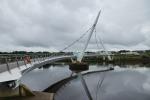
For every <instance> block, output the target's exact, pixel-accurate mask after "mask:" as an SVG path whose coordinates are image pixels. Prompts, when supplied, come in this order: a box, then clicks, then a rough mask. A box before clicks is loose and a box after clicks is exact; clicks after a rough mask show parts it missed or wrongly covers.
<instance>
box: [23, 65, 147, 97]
mask: <svg viewBox="0 0 150 100" xmlns="http://www.w3.org/2000/svg"><path fill="white" fill-rule="evenodd" d="M109 66H112V65H109ZM107 67H108V65H107V66H104V65H98V64H95V65H90V69H89V71H96V70H102V69H106V68H107ZM114 68H115V70H113V71H109V72H96V73H93V74H87V75H84V79H85V81H86V83H87V85H88V88H89V90H90V93H91V94H92V97H93V100H150V69H149V68H147V67H144V66H139V65H124V66H114ZM70 75H71V71H70V70H69V67H68V65H57V66H50V67H49V68H41V69H35V70H33V71H32V72H30V73H28V74H27V75H25V76H24V77H23V78H22V80H21V82H22V83H23V84H25V85H26V86H28V87H29V88H30V89H32V90H34V91H43V90H44V89H46V88H48V87H49V86H51V85H52V84H54V83H56V82H58V81H60V80H62V79H64V78H67V77H69V76H70ZM103 79H104V80H103ZM102 80H103V83H102V84H101V86H100V83H101V81H102ZM55 100H88V98H87V96H86V94H85V91H84V89H83V87H82V84H81V82H80V80H79V79H78V78H75V79H73V80H72V81H70V82H68V83H67V84H66V85H65V86H63V87H62V88H60V89H59V90H58V91H57V93H56V94H55Z"/></svg>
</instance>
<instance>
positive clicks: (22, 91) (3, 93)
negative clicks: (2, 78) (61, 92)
mask: <svg viewBox="0 0 150 100" xmlns="http://www.w3.org/2000/svg"><path fill="white" fill-rule="evenodd" d="M15 96H16V97H17V96H18V97H21V96H34V93H33V92H32V91H31V90H30V89H28V88H27V87H26V86H25V85H23V84H20V85H19V86H18V87H16V88H14V89H13V88H10V87H9V86H8V84H7V83H3V84H1V85H0V97H15Z"/></svg>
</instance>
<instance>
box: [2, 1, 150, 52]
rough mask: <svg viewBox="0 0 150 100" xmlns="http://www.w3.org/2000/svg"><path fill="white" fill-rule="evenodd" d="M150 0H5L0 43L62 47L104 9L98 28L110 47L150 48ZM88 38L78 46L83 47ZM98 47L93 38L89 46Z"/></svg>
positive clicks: (18, 45)
mask: <svg viewBox="0 0 150 100" xmlns="http://www.w3.org/2000/svg"><path fill="white" fill-rule="evenodd" d="M148 3H149V1H148V0H142V1H141V0H120V1H115V0H113V1H110V0H93V1H91V0H82V1H81V0H69V1H68V0H55V1H54V0H13V1H12V0H2V1H0V40H1V43H0V46H3V44H9V45H11V46H10V49H9V50H11V48H12V47H14V48H16V50H17V49H18V48H20V49H21V48H23V47H25V48H32V47H33V48H34V49H35V48H36V47H41V48H45V49H46V50H48V49H49V48H53V50H54V49H58V50H59V49H62V48H63V47H65V46H66V45H67V44H69V43H71V42H72V41H73V40H75V39H77V38H78V37H80V36H81V34H82V33H83V30H84V31H86V30H87V29H88V28H89V27H90V25H91V23H92V22H93V21H94V18H95V16H96V14H97V12H98V10H99V8H102V13H101V16H100V20H99V22H98V25H97V29H96V30H97V34H98V35H99V36H100V37H101V38H102V40H103V41H104V43H105V44H106V46H107V48H108V49H113V48H114V49H117V48H118V49H121V48H127V47H129V48H131V49H134V48H135V49H137V46H140V47H141V49H142V48H143V47H145V48H147V49H148V48H150V38H148V37H150V36H149V32H150V31H149V30H148V28H149V26H150V24H147V23H149V22H150V21H149V18H150V9H149V5H148ZM88 22H89V23H88ZM83 25H85V27H84V29H82V27H83ZM147 27H148V28H147ZM143 30H147V31H143ZM4 39H5V41H4ZM85 40H86V38H84V39H83V40H81V41H79V43H78V44H76V45H75V46H74V48H78V47H79V48H81V47H82V46H83V44H84V42H85ZM94 47H95V48H96V45H95V40H94V37H93V38H92V40H91V43H90V46H89V48H91V49H94ZM140 47H139V48H140ZM8 48H9V47H8ZM72 50H73V48H72Z"/></svg>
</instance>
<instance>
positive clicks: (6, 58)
mask: <svg viewBox="0 0 150 100" xmlns="http://www.w3.org/2000/svg"><path fill="white" fill-rule="evenodd" d="M5 61H6V66H7V70H8V72H9V73H11V70H10V68H9V64H8V60H7V58H5Z"/></svg>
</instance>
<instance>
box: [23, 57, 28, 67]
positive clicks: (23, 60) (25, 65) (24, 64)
mask: <svg viewBox="0 0 150 100" xmlns="http://www.w3.org/2000/svg"><path fill="white" fill-rule="evenodd" d="M23 62H24V65H25V66H26V67H27V64H26V61H25V59H24V58H23Z"/></svg>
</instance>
